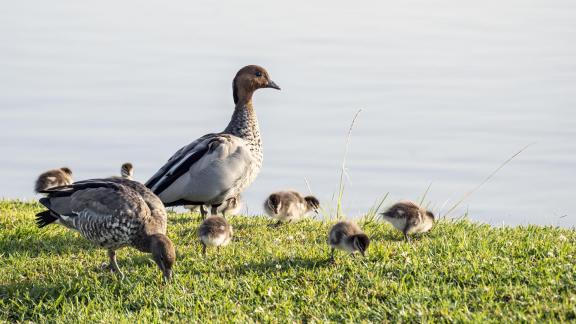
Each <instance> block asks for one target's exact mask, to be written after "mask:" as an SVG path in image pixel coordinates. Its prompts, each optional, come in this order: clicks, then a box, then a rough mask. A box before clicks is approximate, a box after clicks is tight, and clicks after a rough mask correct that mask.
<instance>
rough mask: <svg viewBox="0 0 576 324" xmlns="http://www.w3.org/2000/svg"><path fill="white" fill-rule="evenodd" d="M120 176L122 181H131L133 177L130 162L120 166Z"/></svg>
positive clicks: (132, 167) (132, 168)
mask: <svg viewBox="0 0 576 324" xmlns="http://www.w3.org/2000/svg"><path fill="white" fill-rule="evenodd" d="M120 176H121V177H122V178H124V179H128V180H132V178H133V176H134V166H133V165H132V163H130V162H126V163H124V164H122V166H121V167H120Z"/></svg>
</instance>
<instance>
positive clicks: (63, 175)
mask: <svg viewBox="0 0 576 324" xmlns="http://www.w3.org/2000/svg"><path fill="white" fill-rule="evenodd" d="M72 182H73V180H72V170H70V169H69V168H67V167H62V168H60V169H53V170H48V171H46V172H44V173H42V174H41V175H39V176H38V179H36V185H35V186H34V191H36V192H37V193H40V192H41V191H44V190H47V189H50V188H54V187H59V186H66V185H69V184H71V183H72Z"/></svg>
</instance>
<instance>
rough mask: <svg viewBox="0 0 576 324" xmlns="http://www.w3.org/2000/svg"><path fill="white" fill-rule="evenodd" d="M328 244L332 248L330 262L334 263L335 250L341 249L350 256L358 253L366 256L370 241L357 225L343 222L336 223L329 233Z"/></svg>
mask: <svg viewBox="0 0 576 324" xmlns="http://www.w3.org/2000/svg"><path fill="white" fill-rule="evenodd" d="M328 243H329V244H330V246H331V247H332V250H331V253H330V261H331V262H334V250H335V249H339V250H343V251H346V252H348V253H350V254H353V253H354V252H356V251H358V252H360V254H362V256H365V253H366V250H367V249H368V246H369V245H370V239H369V238H368V236H367V235H366V234H364V232H363V231H362V230H361V229H360V227H359V226H358V225H356V223H354V222H351V221H342V222H338V223H336V224H335V225H334V226H332V228H331V229H330V233H328Z"/></svg>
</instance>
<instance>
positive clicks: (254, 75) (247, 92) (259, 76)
mask: <svg viewBox="0 0 576 324" xmlns="http://www.w3.org/2000/svg"><path fill="white" fill-rule="evenodd" d="M260 88H273V89H277V90H280V87H279V86H278V85H277V84H276V83H275V82H274V81H272V80H271V79H270V76H269V75H268V71H266V70H265V69H264V68H263V67H261V66H258V65H247V66H245V67H243V68H241V69H240V71H238V73H236V77H234V81H232V90H233V95H234V103H235V104H238V103H246V102H249V101H251V100H252V94H253V93H254V91H256V90H258V89H260Z"/></svg>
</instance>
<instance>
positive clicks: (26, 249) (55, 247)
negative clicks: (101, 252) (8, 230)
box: [0, 235, 96, 256]
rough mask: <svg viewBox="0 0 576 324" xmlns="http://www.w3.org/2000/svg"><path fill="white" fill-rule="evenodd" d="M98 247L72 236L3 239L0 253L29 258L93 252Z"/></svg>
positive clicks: (0, 242) (8, 237)
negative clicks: (79, 251) (81, 251)
mask: <svg viewBox="0 0 576 324" xmlns="http://www.w3.org/2000/svg"><path fill="white" fill-rule="evenodd" d="M95 248H96V247H95V246H94V245H92V244H91V243H90V242H88V241H86V240H85V239H83V238H81V237H74V236H71V235H61V236H46V235H44V236H41V235H39V236H26V237H10V236H7V237H3V238H2V239H0V251H1V252H2V253H3V254H5V255H7V256H11V255H19V254H24V253H26V254H27V255H29V256H39V255H42V254H58V255H62V254H70V253H74V252H76V251H78V250H83V249H88V250H92V249H95Z"/></svg>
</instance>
